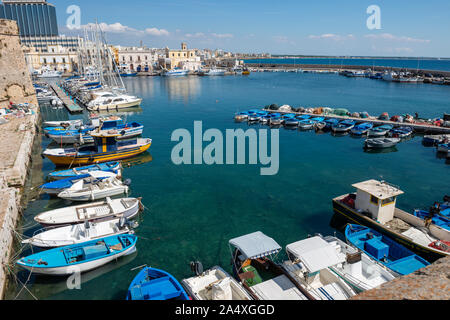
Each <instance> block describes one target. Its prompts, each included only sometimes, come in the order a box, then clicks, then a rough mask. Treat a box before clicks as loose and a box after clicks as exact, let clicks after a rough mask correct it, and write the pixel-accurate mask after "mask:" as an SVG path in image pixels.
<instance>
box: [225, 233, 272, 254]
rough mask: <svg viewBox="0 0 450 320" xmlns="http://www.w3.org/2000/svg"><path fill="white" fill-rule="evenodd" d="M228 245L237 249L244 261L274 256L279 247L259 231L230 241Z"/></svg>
mask: <svg viewBox="0 0 450 320" xmlns="http://www.w3.org/2000/svg"><path fill="white" fill-rule="evenodd" d="M229 243H230V244H231V245H233V246H235V247H236V248H238V249H239V251H240V252H241V254H242V255H243V257H244V258H245V259H256V258H261V257H265V256H268V255H271V254H275V253H277V252H278V251H280V250H281V246H280V245H279V244H278V243H277V242H276V241H275V240H273V239H272V238H270V237H268V236H266V235H265V234H264V233H262V232H261V231H257V232H254V233H250V234H247V235H245V236H241V237H238V238H234V239H231V240H230V241H229Z"/></svg>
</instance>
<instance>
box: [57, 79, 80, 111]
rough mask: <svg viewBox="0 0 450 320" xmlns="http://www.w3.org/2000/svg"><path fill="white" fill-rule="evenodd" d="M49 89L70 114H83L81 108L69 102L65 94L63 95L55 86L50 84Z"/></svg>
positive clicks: (71, 101) (73, 102)
mask: <svg viewBox="0 0 450 320" xmlns="http://www.w3.org/2000/svg"><path fill="white" fill-rule="evenodd" d="M51 87H52V89H53V91H54V92H55V93H56V95H57V96H58V98H60V99H61V101H62V102H63V104H64V106H65V107H66V108H67V110H68V111H69V112H70V113H77V112H83V108H81V107H80V106H79V105H78V104H77V103H76V102H75V101H73V100H71V99H70V97H69V96H68V95H67V93H65V92H64V91H63V90H62V89H61V88H60V87H59V86H58V85H57V84H52V85H51Z"/></svg>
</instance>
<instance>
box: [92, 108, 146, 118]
mask: <svg viewBox="0 0 450 320" xmlns="http://www.w3.org/2000/svg"><path fill="white" fill-rule="evenodd" d="M143 111H144V110H143V109H142V108H141V107H140V106H139V107H131V108H127V112H124V111H123V110H109V111H107V110H99V111H93V113H94V114H96V115H115V116H119V117H122V116H125V117H126V116H132V115H139V114H142V113H143ZM91 117H92V113H91Z"/></svg>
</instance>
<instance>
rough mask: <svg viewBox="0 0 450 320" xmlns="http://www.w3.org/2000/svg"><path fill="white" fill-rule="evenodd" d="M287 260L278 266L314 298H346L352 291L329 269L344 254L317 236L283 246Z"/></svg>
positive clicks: (339, 260) (353, 292)
mask: <svg viewBox="0 0 450 320" xmlns="http://www.w3.org/2000/svg"><path fill="white" fill-rule="evenodd" d="M286 252H287V256H288V258H289V260H287V261H284V262H283V264H282V267H283V269H284V270H286V271H287V272H289V274H290V275H291V276H292V277H293V278H294V279H295V281H296V282H297V283H298V284H299V285H300V286H302V287H303V288H305V290H306V291H307V292H308V294H309V295H311V296H312V297H314V299H316V300H347V299H349V298H350V297H352V296H354V295H355V294H356V292H355V291H354V290H353V289H352V288H351V287H350V286H349V285H348V284H347V283H346V282H345V281H344V280H342V279H341V278H340V277H339V276H337V275H336V274H335V273H334V272H332V271H331V270H330V269H329V268H330V267H333V266H336V265H338V264H340V263H344V261H345V258H346V257H345V256H344V255H342V254H339V251H337V250H336V248H335V247H334V246H332V245H331V244H329V243H328V242H326V241H325V240H324V239H322V238H321V237H319V236H314V237H311V238H307V239H304V240H300V241H297V242H294V243H291V244H288V245H287V246H286Z"/></svg>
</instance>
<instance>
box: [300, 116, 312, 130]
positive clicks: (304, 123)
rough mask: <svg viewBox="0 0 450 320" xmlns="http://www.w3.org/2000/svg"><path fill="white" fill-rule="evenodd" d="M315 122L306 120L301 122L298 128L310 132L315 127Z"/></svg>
mask: <svg viewBox="0 0 450 320" xmlns="http://www.w3.org/2000/svg"><path fill="white" fill-rule="evenodd" d="M314 124H315V123H314V121H311V120H309V119H306V120H300V121H299V122H298V128H299V129H301V130H309V129H311V128H312V127H313V126H314Z"/></svg>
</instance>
